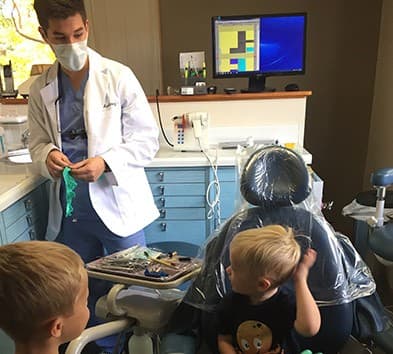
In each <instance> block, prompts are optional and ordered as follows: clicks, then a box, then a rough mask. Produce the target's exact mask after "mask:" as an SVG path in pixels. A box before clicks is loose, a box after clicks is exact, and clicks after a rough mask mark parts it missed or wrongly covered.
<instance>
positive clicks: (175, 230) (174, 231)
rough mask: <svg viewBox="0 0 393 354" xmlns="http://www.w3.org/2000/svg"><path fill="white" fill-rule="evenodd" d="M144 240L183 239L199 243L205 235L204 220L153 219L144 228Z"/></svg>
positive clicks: (149, 241) (195, 243) (150, 241)
mask: <svg viewBox="0 0 393 354" xmlns="http://www.w3.org/2000/svg"><path fill="white" fill-rule="evenodd" d="M145 234H146V242H147V243H148V244H150V243H153V242H164V241H165V242H167V241H184V242H189V243H192V244H194V245H198V246H199V245H201V244H202V243H203V242H204V241H205V237H206V225H205V221H203V220H199V221H196V220H194V221H190V220H184V221H167V222H164V221H155V222H153V223H152V224H150V225H149V226H148V227H147V228H145Z"/></svg>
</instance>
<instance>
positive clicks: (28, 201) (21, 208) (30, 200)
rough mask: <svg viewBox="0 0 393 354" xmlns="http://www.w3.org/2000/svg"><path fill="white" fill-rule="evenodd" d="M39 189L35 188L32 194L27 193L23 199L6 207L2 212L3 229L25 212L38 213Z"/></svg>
mask: <svg viewBox="0 0 393 354" xmlns="http://www.w3.org/2000/svg"><path fill="white" fill-rule="evenodd" d="M41 199H42V198H41V189H40V188H37V189H36V190H35V191H33V192H32V193H29V194H28V195H26V196H25V197H23V198H21V199H19V200H18V201H17V202H15V203H14V204H13V205H11V206H10V207H8V208H7V209H6V210H4V211H3V218H4V223H5V227H6V228H7V227H8V226H10V225H11V224H13V223H14V222H15V221H17V220H18V219H19V218H20V217H21V216H23V215H24V214H26V212H34V213H35V214H36V213H38V210H37V209H39V201H40V200H41Z"/></svg>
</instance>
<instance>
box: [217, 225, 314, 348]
mask: <svg viewBox="0 0 393 354" xmlns="http://www.w3.org/2000/svg"><path fill="white" fill-rule="evenodd" d="M315 260H316V252H315V251H314V250H312V249H308V250H307V251H306V252H305V254H304V255H303V258H302V257H301V250H300V246H299V244H298V243H297V242H296V240H295V236H294V233H293V231H292V229H290V228H284V227H282V226H280V225H270V226H265V227H262V228H255V229H249V230H246V231H242V232H239V233H238V234H237V235H236V236H235V237H234V239H233V240H232V242H231V244H230V262H231V264H230V266H229V267H228V268H227V269H226V271H227V273H228V276H229V279H230V281H231V285H232V290H233V292H232V293H231V294H229V295H228V296H227V297H226V298H224V299H223V302H222V303H221V304H220V308H219V311H218V319H219V325H218V326H219V328H218V333H219V335H218V348H219V351H220V353H221V354H233V353H247V354H254V353H255V354H256V353H258V354H259V353H280V354H281V353H285V354H287V353H291V349H290V346H289V345H288V343H287V339H288V337H289V334H290V331H291V329H292V328H295V330H296V331H297V332H298V333H299V334H300V335H302V336H307V337H309V336H313V335H315V334H316V333H317V332H318V331H319V328H320V323H321V318H320V313H319V310H318V307H317V305H316V303H315V301H314V299H313V296H312V295H311V292H310V290H309V288H308V285H307V277H308V272H309V269H310V268H311V267H312V266H313V264H314V262H315ZM291 277H292V278H293V281H294V288H295V292H296V305H295V304H294V302H293V301H291V300H290V298H289V296H288V294H286V293H285V292H284V291H283V290H282V289H281V288H280V286H281V285H282V284H283V283H284V282H286V281H287V280H288V279H289V278H291Z"/></svg>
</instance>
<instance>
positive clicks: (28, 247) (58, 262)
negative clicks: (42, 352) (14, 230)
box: [0, 241, 85, 343]
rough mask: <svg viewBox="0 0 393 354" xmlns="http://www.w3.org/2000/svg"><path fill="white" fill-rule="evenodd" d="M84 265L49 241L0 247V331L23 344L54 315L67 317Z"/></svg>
mask: <svg viewBox="0 0 393 354" xmlns="http://www.w3.org/2000/svg"><path fill="white" fill-rule="evenodd" d="M83 272H85V269H84V263H83V261H82V259H81V258H80V256H79V255H78V254H77V253H76V252H74V251H73V250H72V249H70V248H69V247H67V246H65V245H63V244H61V243H58V242H50V241H29V242H18V243H13V244H8V245H4V246H0V328H1V329H3V330H4V332H6V333H7V334H8V335H9V336H10V337H11V338H12V339H14V340H15V341H17V342H19V343H24V342H26V341H28V340H30V339H32V338H37V337H36V336H37V335H38V334H39V333H41V332H42V330H43V329H45V325H48V321H50V320H51V319H54V318H56V317H57V316H66V315H71V314H72V313H73V310H74V303H75V301H76V298H77V296H78V293H79V292H80V289H81V286H82V285H81V284H82V279H83Z"/></svg>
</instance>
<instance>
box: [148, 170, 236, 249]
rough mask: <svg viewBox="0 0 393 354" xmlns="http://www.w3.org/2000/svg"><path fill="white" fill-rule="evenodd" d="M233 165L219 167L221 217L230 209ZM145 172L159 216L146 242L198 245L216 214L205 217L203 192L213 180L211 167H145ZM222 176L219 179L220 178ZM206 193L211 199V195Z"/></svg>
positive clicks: (149, 229)
mask: <svg viewBox="0 0 393 354" xmlns="http://www.w3.org/2000/svg"><path fill="white" fill-rule="evenodd" d="M234 171H235V169H234V167H221V168H219V169H218V177H219V180H220V184H221V198H220V199H221V204H220V206H221V217H223V218H227V217H228V216H230V215H231V214H232V212H233V207H234V191H235V174H234V173H235V172H234ZM146 174H147V177H148V180H149V184H150V187H151V190H152V193H153V196H154V200H155V203H156V205H157V208H158V210H159V212H160V216H159V218H158V219H157V220H155V221H154V222H153V223H152V224H151V225H149V226H148V227H147V228H146V229H145V232H146V240H147V243H155V242H165V241H185V242H189V243H192V244H196V245H201V244H202V243H203V242H204V240H205V239H206V237H207V236H208V235H210V233H211V232H212V231H213V229H214V227H215V224H217V222H216V221H215V216H213V218H211V219H208V213H209V206H208V204H207V201H206V191H207V187H208V185H209V183H210V182H211V181H212V180H213V179H214V175H213V173H212V170H211V168H210V167H204V166H201V167H165V168H155V167H154V168H147V169H146ZM221 179H222V181H221ZM211 193H214V192H213V189H211V192H210V193H209V198H210V200H213V199H212V198H214V195H212V194H211Z"/></svg>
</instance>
